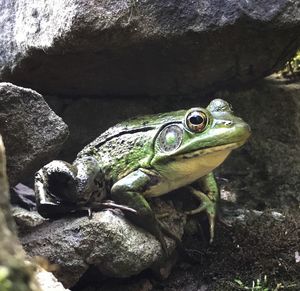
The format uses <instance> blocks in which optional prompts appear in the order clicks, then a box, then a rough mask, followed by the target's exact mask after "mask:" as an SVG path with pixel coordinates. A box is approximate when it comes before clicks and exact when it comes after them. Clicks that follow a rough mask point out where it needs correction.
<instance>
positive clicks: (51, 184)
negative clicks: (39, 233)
mask: <svg viewBox="0 0 300 291" xmlns="http://www.w3.org/2000/svg"><path fill="white" fill-rule="evenodd" d="M75 176H76V170H75V169H74V168H73V166H72V165H71V164H68V163H66V162H64V161H58V160H57V161H52V162H51V163H49V164H47V165H45V166H44V167H43V168H41V169H40V170H39V171H38V172H37V173H36V174H35V182H34V188H35V197H36V203H37V210H38V212H39V213H40V214H41V215H42V216H44V217H47V218H51V217H57V216H60V215H61V214H63V213H66V212H69V211H70V210H71V209H72V208H74V206H72V203H71V201H68V199H66V197H67V196H68V193H74V192H75V191H76V189H75V184H74V183H72V181H74V180H75ZM65 201H68V202H65Z"/></svg>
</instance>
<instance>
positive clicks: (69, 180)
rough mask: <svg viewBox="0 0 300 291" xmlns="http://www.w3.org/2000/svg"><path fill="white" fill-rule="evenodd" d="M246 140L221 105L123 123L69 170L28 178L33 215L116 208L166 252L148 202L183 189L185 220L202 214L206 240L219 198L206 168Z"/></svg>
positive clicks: (62, 166) (65, 166)
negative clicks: (194, 203) (189, 198)
mask: <svg viewBox="0 0 300 291" xmlns="http://www.w3.org/2000/svg"><path fill="white" fill-rule="evenodd" d="M250 134H251V129H250V126H249V125H248V124H247V123H246V122H245V121H244V120H243V119H241V118H240V117H237V116H236V115H235V114H234V113H233V110H232V106H231V105H230V104H229V103H228V102H226V101H225V100H223V99H213V100H212V101H211V102H210V103H209V105H208V106H207V107H206V108H205V107H192V108H190V109H183V110H178V111H172V112H168V113H159V114H152V115H146V116H138V117H135V118H131V119H129V120H127V121H123V122H121V123H119V124H117V125H115V126H113V127H111V128H109V129H108V130H106V131H105V132H104V133H102V134H101V135H100V136H99V137H98V138H96V139H95V140H94V141H92V142H91V143H90V144H88V145H87V146H85V147H84V148H83V149H82V150H81V151H80V152H79V153H78V155H77V157H76V159H75V160H74V162H73V163H72V164H71V163H68V162H65V161H61V160H55V161H52V162H50V163H49V164H47V165H45V166H44V167H43V168H41V169H40V170H39V171H38V172H37V173H36V176H35V193H36V201H37V209H38V211H39V213H40V214H41V215H42V216H44V217H48V218H54V217H57V216H60V215H65V214H66V213H67V212H74V211H77V210H80V209H88V210H97V209H99V208H98V207H99V206H100V205H101V204H103V205H116V207H118V206H119V207H120V208H121V209H123V210H124V212H126V216H127V217H128V219H129V220H131V221H132V222H133V223H134V224H136V225H138V226H141V227H142V228H143V229H145V230H146V231H148V232H150V233H151V234H153V235H154V236H155V237H156V238H157V239H158V241H159V242H160V244H161V246H162V249H163V250H166V249H167V245H166V241H165V238H164V234H163V232H164V229H163V227H162V224H161V223H160V221H159V218H158V217H157V216H156V215H155V214H154V212H153V210H152V209H151V207H150V203H149V200H151V199H152V198H153V197H159V196H161V195H164V194H166V193H170V192H172V191H173V190H176V189H181V188H184V187H186V188H187V189H188V191H189V192H190V193H191V194H192V195H193V196H195V197H196V198H197V199H198V200H199V206H198V207H197V208H195V209H192V210H189V211H186V214H188V215H195V214H198V213H202V212H203V213H205V214H206V215H207V217H208V222H209V233H210V241H211V242H212V241H213V239H214V231H215V220H216V216H217V206H218V203H219V199H220V191H219V188H218V185H217V182H216V179H215V176H214V173H213V170H214V169H215V168H217V167H218V166H219V165H221V164H222V163H223V162H224V161H225V159H226V158H227V157H228V156H229V154H230V153H231V152H232V150H234V149H236V148H239V147H240V146H242V145H243V144H245V142H246V141H247V140H248V138H249V136H250ZM194 184H197V185H199V187H200V188H199V187H195V186H193V185H194ZM106 199H109V200H108V201H110V203H111V204H110V203H108V204H105V201H106ZM183 199H184V197H183ZM114 203H115V204H114Z"/></svg>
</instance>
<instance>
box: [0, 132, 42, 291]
mask: <svg viewBox="0 0 300 291" xmlns="http://www.w3.org/2000/svg"><path fill="white" fill-rule="evenodd" d="M5 165H6V160H5V153H4V147H3V142H2V137H1V136H0V289H1V290H3V291H15V290H24V291H39V290H40V289H39V287H38V285H37V283H36V282H35V281H34V279H33V268H32V267H30V266H28V265H27V264H25V261H24V260H25V253H24V251H23V249H22V246H21V245H20V242H19V240H18V238H17V235H16V228H15V225H14V222H13V218H12V216H11V213H10V207H9V192H8V182H7V176H6V167H5Z"/></svg>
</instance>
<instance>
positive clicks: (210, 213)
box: [185, 187, 217, 243]
mask: <svg viewBox="0 0 300 291" xmlns="http://www.w3.org/2000/svg"><path fill="white" fill-rule="evenodd" d="M189 189H190V191H191V192H192V193H193V194H194V195H195V196H196V197H197V198H198V199H199V200H200V201H201V205H200V206H199V207H197V208H196V209H193V210H190V211H186V212H185V214H187V215H194V214H197V213H200V212H203V211H204V212H206V214H207V217H208V222H209V233H210V240H209V242H210V243H212V242H213V239H214V234H215V221H216V214H217V202H216V201H215V200H214V199H211V198H210V195H206V194H205V193H203V192H201V191H198V190H195V189H194V188H192V187H189Z"/></svg>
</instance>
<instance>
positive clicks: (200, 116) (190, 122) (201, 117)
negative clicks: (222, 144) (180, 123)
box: [185, 110, 208, 132]
mask: <svg viewBox="0 0 300 291" xmlns="http://www.w3.org/2000/svg"><path fill="white" fill-rule="evenodd" d="M207 124H208V116H207V114H206V113H205V112H204V111H201V110H192V111H189V112H188V113H187V115H186V118H185V125H186V126H187V128H188V129H190V130H191V131H194V132H201V131H203V130H204V129H205V128H206V125H207Z"/></svg>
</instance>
